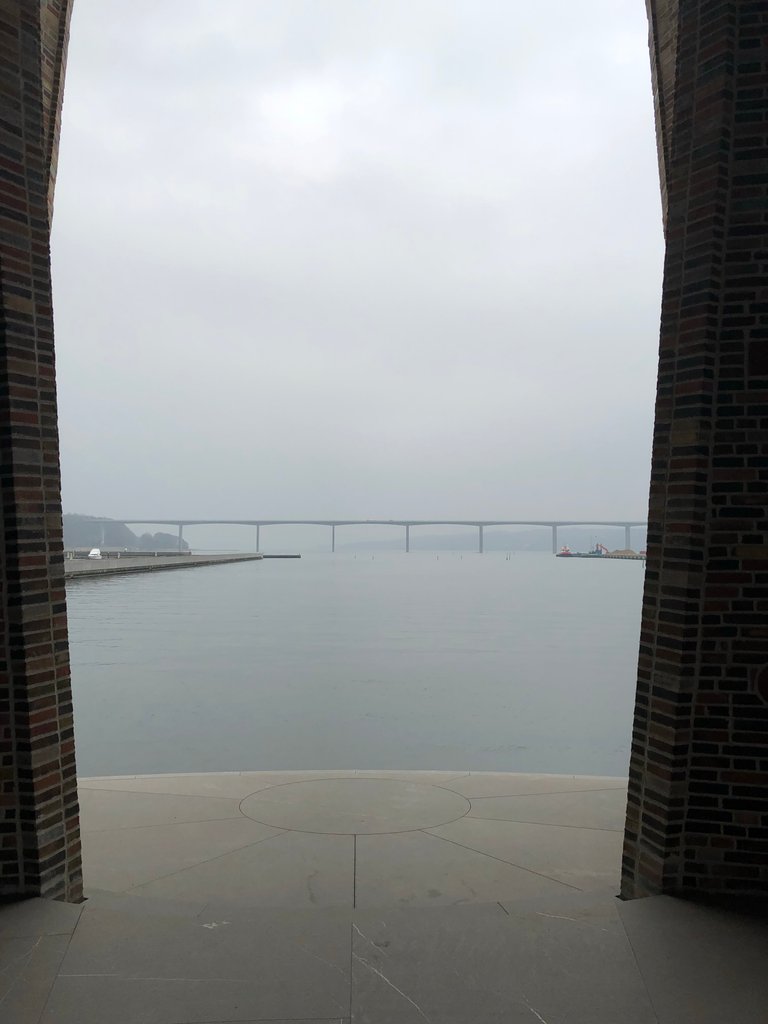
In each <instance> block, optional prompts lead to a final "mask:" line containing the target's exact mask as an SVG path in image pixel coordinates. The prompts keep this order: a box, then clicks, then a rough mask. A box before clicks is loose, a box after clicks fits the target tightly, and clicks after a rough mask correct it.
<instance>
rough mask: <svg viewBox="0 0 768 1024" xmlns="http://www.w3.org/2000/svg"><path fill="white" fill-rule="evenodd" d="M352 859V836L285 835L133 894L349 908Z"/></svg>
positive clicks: (243, 902) (175, 875)
mask: <svg viewBox="0 0 768 1024" xmlns="http://www.w3.org/2000/svg"><path fill="white" fill-rule="evenodd" d="M353 858H354V840H353V837H352V836H323V835H307V834H303V833H300V832H284V833H282V834H280V835H278V836H276V837H275V838H273V839H269V840H267V841H266V842H263V843H258V844H256V845H253V846H249V847H247V848H245V849H243V850H239V851H237V852H235V853H232V854H229V855H228V856H225V857H219V858H217V859H216V860H211V861H209V862H208V863H205V864H200V865H198V866H197V867H193V868H189V869H187V870H184V871H180V872H178V873H177V874H174V875H170V876H169V877H168V878H163V879H159V880H158V881H156V882H151V883H149V884H147V885H142V886H141V887H139V888H138V889H137V890H135V891H136V892H137V893H138V894H139V895H143V896H158V897H160V898H161V899H171V900H195V899H204V900H207V901H215V900H224V901H231V902H233V903H240V904H242V905H243V906H260V907H329V906H350V907H351V905H352V889H353V883H354V870H353Z"/></svg>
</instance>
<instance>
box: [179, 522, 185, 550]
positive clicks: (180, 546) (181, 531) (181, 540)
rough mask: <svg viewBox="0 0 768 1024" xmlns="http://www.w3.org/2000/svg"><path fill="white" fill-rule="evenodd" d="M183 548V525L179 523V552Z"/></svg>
mask: <svg viewBox="0 0 768 1024" xmlns="http://www.w3.org/2000/svg"><path fill="white" fill-rule="evenodd" d="M183 550H184V527H183V526H182V524H181V523H179V552H180V553H181V552H182V551H183Z"/></svg>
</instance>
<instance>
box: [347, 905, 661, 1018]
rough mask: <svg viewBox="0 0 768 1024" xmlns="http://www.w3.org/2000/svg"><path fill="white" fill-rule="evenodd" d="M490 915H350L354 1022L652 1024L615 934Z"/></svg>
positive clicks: (491, 911)
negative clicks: (351, 917) (351, 926)
mask: <svg viewBox="0 0 768 1024" xmlns="http://www.w3.org/2000/svg"><path fill="white" fill-rule="evenodd" d="M601 914H602V918H600V920H602V921H603V922H604V923H602V924H599V925H597V926H593V925H591V924H589V925H586V924H585V925H574V924H573V923H571V922H564V921H559V920H556V919H552V918H549V917H545V916H537V915H536V914H535V913H534V912H533V911H529V912H526V913H524V914H521V915H520V916H518V917H517V918H515V917H510V916H506V915H505V914H504V913H503V912H502V911H501V908H498V907H487V906H478V907H453V908H435V909H432V910H415V909H398V910H391V911H389V910H378V911H375V912H373V911H370V912H365V911H363V912H357V913H356V915H355V925H354V932H353V947H352V949H353V968H352V978H353V985H352V1019H353V1020H354V1021H355V1024H424V1021H425V1020H429V1021H434V1022H439V1024H501V1022H505V1024H531V1022H534V1021H536V1020H539V1021H545V1022H546V1024H618V1022H621V1024H655V1021H656V1018H655V1016H654V1013H653V1009H652V1007H651V1004H650V1001H649V999H648V996H647V993H646V991H645V987H644V985H643V982H642V979H641V977H640V974H639V972H638V970H637V966H636V964H635V961H634V957H633V955H632V951H631V949H630V947H629V943H628V942H627V941H626V938H625V936H624V935H623V934H622V929H621V928H620V927H619V926H618V925H617V922H616V919H615V911H614V917H613V918H612V919H611V917H610V908H606V907H603V908H602V909H601Z"/></svg>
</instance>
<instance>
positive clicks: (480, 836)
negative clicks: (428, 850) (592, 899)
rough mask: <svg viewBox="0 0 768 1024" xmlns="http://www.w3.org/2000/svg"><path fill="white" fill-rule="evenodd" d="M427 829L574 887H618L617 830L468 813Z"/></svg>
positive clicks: (619, 836)
mask: <svg viewBox="0 0 768 1024" xmlns="http://www.w3.org/2000/svg"><path fill="white" fill-rule="evenodd" d="M429 831H430V832H431V833H432V834H434V835H439V836H443V837H444V838H446V839H450V840H452V841H453V842H456V843H460V844H462V845H463V846H467V847H469V848H470V849H473V850H478V851H480V852H481V853H487V854H490V855H491V856H493V857H499V858H500V859H501V860H503V861H507V862H509V863H511V864H515V865H517V866H519V867H524V868H527V869H528V870H529V871H536V872H538V873H539V874H542V875H546V876H547V877H548V878H554V879H556V880H557V881H560V882H565V883H566V884H568V885H572V886H574V887H575V888H577V889H588V890H600V891H603V892H610V893H611V894H614V895H615V894H616V893H617V892H618V890H619V875H620V869H621V847H622V840H623V833H621V832H608V831H598V830H595V829H580V828H565V827H563V826H559V825H524V824H521V823H519V822H514V821H486V820H484V819H482V818H470V817H467V818H462V819H461V820H460V821H454V822H453V823H452V824H450V825H444V826H442V827H441V828H436V829H429Z"/></svg>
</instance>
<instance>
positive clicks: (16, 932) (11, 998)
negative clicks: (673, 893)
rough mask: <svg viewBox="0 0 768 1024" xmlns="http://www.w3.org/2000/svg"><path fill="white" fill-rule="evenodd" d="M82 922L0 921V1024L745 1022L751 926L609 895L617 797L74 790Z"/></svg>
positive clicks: (382, 785)
mask: <svg viewBox="0 0 768 1024" xmlns="http://www.w3.org/2000/svg"><path fill="white" fill-rule="evenodd" d="M80 799H81V805H82V821H83V851H84V865H85V885H86V895H87V897H88V899H87V901H86V902H85V903H84V904H81V905H79V906H73V905H71V904H65V903H58V902H52V901H46V900H29V901H26V902H23V903H16V904H11V905H8V906H5V907H0V1020H2V1021H3V1024H36V1022H38V1021H40V1022H45V1024H135V1022H139V1021H140V1022H142V1024H214V1022H215V1024H219V1022H234V1021H238V1022H257V1021H259V1022H268V1021H269V1022H273V1024H275V1022H280V1024H282V1022H287V1021H294V1022H300V1021H301V1022H304V1024H320V1022H326V1024H329V1022H332V1021H335V1022H337V1024H351V1022H355V1024H363V1022H364V1024H423V1022H424V1021H428V1022H432V1024H502V1022H503V1024H518V1022H519V1024H536V1022H539V1024H603V1022H604V1024H654V1022H656V1024H710V1022H711V1024H721V1022H722V1021H725V1020H727V1021H729V1022H732V1024H752V1022H754V1024H758V1022H764V1021H765V1020H766V1019H767V1018H766V1007H767V1006H768V980H766V972H765V969H764V965H765V962H766V957H767V956H768V942H767V941H766V928H765V924H764V923H763V922H761V921H760V920H758V919H757V918H753V917H750V916H748V915H744V914H740V913H738V912H737V911H735V910H733V909H730V910H726V909H724V908H718V907H714V906H711V907H707V906H701V905H694V904H690V903H686V902H683V901H678V900H673V899H671V898H669V897H654V898H651V899H644V900H636V901H633V902H629V903H624V902H621V901H619V900H618V899H617V898H616V893H617V892H618V886H619V864H620V858H621V842H622V829H623V818H624V808H625V801H626V782H625V781H624V780H622V779H618V778H598V777H586V776H562V775H521V774H486V773H477V774H476V773H467V772H464V773H461V772H454V773H451V772H402V773H398V772H309V773H301V772H280V773H270V772H256V773H243V774H237V773H231V774H215V775H176V776H171V775H163V776H141V777H138V776H137V777H120V778H101V779H82V780H81V781H80Z"/></svg>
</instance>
